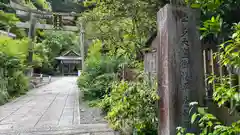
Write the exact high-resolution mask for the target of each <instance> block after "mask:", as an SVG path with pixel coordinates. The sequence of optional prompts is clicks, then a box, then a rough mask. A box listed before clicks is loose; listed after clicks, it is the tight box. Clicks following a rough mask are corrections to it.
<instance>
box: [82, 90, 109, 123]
mask: <svg viewBox="0 0 240 135" xmlns="http://www.w3.org/2000/svg"><path fill="white" fill-rule="evenodd" d="M80 95H82V94H80ZM79 108H80V123H81V124H99V123H107V121H106V120H105V119H104V116H103V114H102V111H101V109H99V108H96V107H90V106H89V105H88V103H87V102H84V101H83V100H82V99H80V107H79Z"/></svg>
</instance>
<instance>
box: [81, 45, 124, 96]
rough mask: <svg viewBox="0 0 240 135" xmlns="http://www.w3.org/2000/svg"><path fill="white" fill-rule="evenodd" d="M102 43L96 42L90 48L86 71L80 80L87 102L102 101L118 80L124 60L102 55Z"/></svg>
mask: <svg viewBox="0 0 240 135" xmlns="http://www.w3.org/2000/svg"><path fill="white" fill-rule="evenodd" d="M101 46H102V44H101V42H100V41H96V42H95V43H94V44H93V45H92V46H90V48H89V52H88V57H87V59H86V65H85V69H84V71H83V72H82V74H81V76H80V77H79V78H78V86H79V88H80V89H81V91H83V94H84V99H85V100H98V99H102V98H103V97H104V95H105V94H107V93H108V91H109V90H110V87H111V84H112V82H113V81H114V80H116V79H117V77H116V76H117V73H118V70H119V65H121V63H123V61H124V59H121V58H117V57H114V56H107V55H102V54H101Z"/></svg>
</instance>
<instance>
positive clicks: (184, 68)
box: [179, 15, 190, 127]
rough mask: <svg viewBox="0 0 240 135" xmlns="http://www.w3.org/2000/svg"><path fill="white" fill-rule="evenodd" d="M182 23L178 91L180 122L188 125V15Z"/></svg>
mask: <svg viewBox="0 0 240 135" xmlns="http://www.w3.org/2000/svg"><path fill="white" fill-rule="evenodd" d="M181 23H182V28H183V29H182V34H181V37H180V43H179V44H180V46H181V49H180V57H181V58H180V75H181V81H180V91H181V93H182V100H183V102H182V103H183V104H182V113H183V114H182V122H183V125H184V126H186V127H188V125H189V123H190V120H189V114H188V111H189V95H190V94H189V93H190V87H189V79H190V66H189V65H190V64H189V42H188V41H189V40H188V16H187V15H186V16H185V17H184V18H182V19H181Z"/></svg>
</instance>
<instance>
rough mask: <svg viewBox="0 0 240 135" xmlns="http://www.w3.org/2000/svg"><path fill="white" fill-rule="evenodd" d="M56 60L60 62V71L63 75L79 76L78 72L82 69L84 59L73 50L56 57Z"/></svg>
mask: <svg viewBox="0 0 240 135" xmlns="http://www.w3.org/2000/svg"><path fill="white" fill-rule="evenodd" d="M56 60H58V61H60V65H59V69H60V72H61V74H62V75H78V70H81V69H82V67H81V63H82V57H81V55H80V54H78V53H77V52H75V51H73V50H70V51H68V52H66V53H64V54H63V55H62V56H59V57H56Z"/></svg>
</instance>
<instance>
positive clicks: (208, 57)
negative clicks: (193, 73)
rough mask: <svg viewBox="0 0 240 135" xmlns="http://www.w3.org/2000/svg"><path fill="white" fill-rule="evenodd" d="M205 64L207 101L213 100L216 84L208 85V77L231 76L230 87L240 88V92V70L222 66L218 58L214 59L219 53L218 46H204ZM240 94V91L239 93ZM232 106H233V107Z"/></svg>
mask: <svg viewBox="0 0 240 135" xmlns="http://www.w3.org/2000/svg"><path fill="white" fill-rule="evenodd" d="M202 47H203V63H204V67H203V68H204V80H205V96H206V99H207V100H211V99H212V97H213V91H214V83H213V84H209V83H208V80H209V79H208V77H209V76H211V75H216V76H219V77H223V76H229V77H230V82H229V83H230V84H229V85H230V87H238V89H239V90H240V87H239V85H240V72H239V69H236V68H232V67H230V66H228V67H226V66H221V65H220V64H219V62H218V61H219V59H218V57H216V58H214V53H216V52H218V49H217V47H216V45H214V44H203V45H202ZM239 92H240V91H239ZM231 106H232V105H231Z"/></svg>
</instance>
